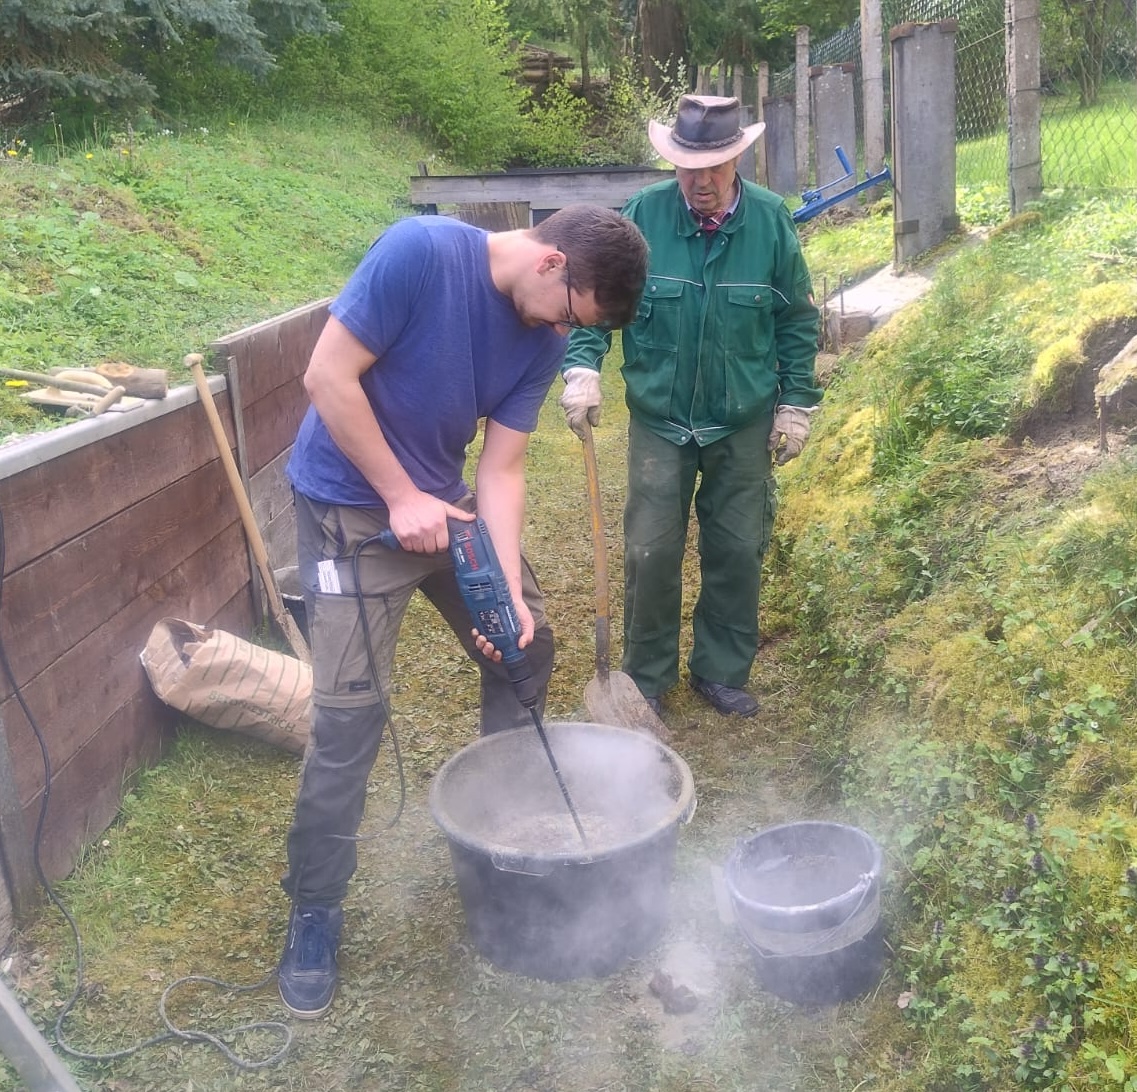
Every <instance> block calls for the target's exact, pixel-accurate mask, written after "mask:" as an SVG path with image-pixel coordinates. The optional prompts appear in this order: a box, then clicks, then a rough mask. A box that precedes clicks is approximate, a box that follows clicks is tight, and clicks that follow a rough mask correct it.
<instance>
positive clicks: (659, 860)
mask: <svg viewBox="0 0 1137 1092" xmlns="http://www.w3.org/2000/svg"><path fill="white" fill-rule="evenodd" d="M546 729H547V734H548V738H549V744H550V746H551V748H552V750H553V753H554V755H555V756H556V760H557V765H558V767H559V768H560V771H561V773H562V775H563V776H564V778H565V781H566V783H567V785H568V788H569V791H570V793H571V794H572V798H573V801H574V803H575V805H576V809H577V812H578V813H579V815H580V818H581V822H582V824H583V826H584V829H585V833H586V835H587V836H588V844H587V846H586V845H584V844H582V842H581V840H580V836H579V834H578V833H577V831H576V828H575V826H574V824H573V821H572V817H571V816H570V815H569V812H568V809H567V808H566V806H565V802H564V798H563V797H562V796H561V793H560V790H559V788H558V786H557V783H556V779H555V778H554V776H553V773H552V770H551V769H550V768H549V761H548V758H547V756H546V755H545V752H544V750H543V748H542V747H541V743H540V740H539V739H538V737H537V733H536V732H535V731H534V730H533V729H527V728H520V729H515V730H512V731H507V732H497V733H495V734H493V735H489V736H484V737H482V738H481V739H478V740H476V741H475V742H474V743H471V744H470V745H469V746H467V747H464V748H463V749H462V750H461V751H459V752H458V753H457V754H456V755H454V756H453V757H452V758H450V759H449V760H448V761H447V762H446V763H445V764H444V765H443V766H442V768H441V769H440V770H439V771H438V773H437V775H436V776H435V778H434V782H433V784H432V785H431V789H430V808H431V812H432V814H433V815H434V819H435V821H436V822H437V823H438V825H439V826H440V827H441V828H442V830H443V831H444V832H445V834H446V837H447V840H448V842H449V845H450V857H451V861H452V862H453V865H454V874H455V877H456V879H457V883H458V895H459V898H460V899H461V901H462V909H463V912H464V914H465V918H466V927H467V929H468V930H469V933H470V937H471V939H472V940H473V942H474V945H475V947H476V948H477V949H478V951H479V952H480V953H481V954H482V955H483V956H485V958H486V959H488V960H489V961H490V962H491V963H494V964H495V965H497V966H498V967H501V968H503V969H505V970H509V971H516V972H518V973H520V974H524V975H528V976H530V977H533V978H542V979H547V980H550V981H561V980H565V979H571V978H583V977H589V976H594V977H599V976H603V975H606V974H610V973H612V972H613V971H615V970H617V969H618V968H619V967H620V966H622V965H623V964H624V963H626V962H627V961H628V960H629V959H632V958H635V957H637V956H641V955H644V954H646V953H647V952H648V951H649V950H650V949H651V948H652V947H653V946H654V945H655V943H656V942H657V941H658V939H659V937H660V935H661V933H662V932H663V928H664V926H665V925H666V923H667V916H668V907H669V902H670V899H669V894H670V885H671V877H672V873H673V869H674V863H675V849H676V844H677V842H678V834H679V826H680V824H681V823H685V822H687V821H688V820H689V819H690V818H691V815H692V814H693V813H694V810H695V789H694V782H693V781H692V778H691V771H690V770H689V769H688V767H687V764H686V763H685V762H684V761H683V759H682V758H680V757H679V755H677V754H676V753H675V752H674V751H672V750H671V749H670V748H668V747H665V746H664V745H663V744H662V743H660V742H658V741H657V740H656V739H654V738H653V737H651V736H647V735H644V734H642V733H640V732H633V731H629V730H628V729H625V728H614V727H609V726H607V725H600V724H582V723H568V722H565V723H552V724H548V725H546Z"/></svg>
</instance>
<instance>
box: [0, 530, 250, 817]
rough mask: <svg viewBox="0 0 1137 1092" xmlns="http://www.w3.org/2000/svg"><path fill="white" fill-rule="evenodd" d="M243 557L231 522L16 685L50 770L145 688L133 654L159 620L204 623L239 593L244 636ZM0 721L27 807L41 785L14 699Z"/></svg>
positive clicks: (35, 747)
mask: <svg viewBox="0 0 1137 1092" xmlns="http://www.w3.org/2000/svg"><path fill="white" fill-rule="evenodd" d="M244 553H245V551H244V532H243V531H242V529H241V526H240V524H239V523H237V524H231V525H229V526H228V527H226V528H224V529H223V530H222V532H221V533H220V534H219V535H217V536H216V537H215V538H213V539H211V540H210V541H209V542H208V543H206V544H205V546H203V547H202V548H201V549H199V550H197V551H196V552H195V553H194V554H192V555H191V556H190V557H188V558H185V559H184V560H183V561H181V562H180V563H179V564H178V565H177V566H176V567H175V568H173V569H172V570H171V571H169V572H168V573H166V574H164V575H163V576H162V577H161V578H160V579H158V580H157V581H155V582H154V583H153V584H152V585H150V586H149V587H147V588H146V589H145V590H144V591H143V592H142V593H141V594H140V595H138V596H137V598H135V599H134V600H132V601H131V602H130V603H129V604H127V605H126V607H125V608H124V609H123V610H121V611H119V612H118V613H117V614H114V615H112V616H110V617H109V618H107V620H106V621H105V622H104V623H103V624H102V625H100V626H99V627H98V628H97V629H95V630H94V631H93V632H92V633H90V634H88V635H87V637H85V638H84V639H83V640H81V641H79V642H78V643H77V644H75V645H74V647H72V648H69V649H67V650H66V651H65V652H63V653H62V654H61V655H60V656H59V658H58V659H56V660H54V661H53V662H51V663H50V664H48V665H47V666H46V667H45V668H44V670H42V671H41V672H39V673H38V674H37V675H35V676H34V677H32V678H29V679H28V680H27V681H21V683H20V690H21V693H22V695H23V697H24V701H25V702H26V703H27V705H28V708H29V709H30V710H31V712H32V715H33V716H34V717H35V718H36V722H37V724H38V725H39V727H40V730H41V731H42V732H44V734H45V743H46V745H47V751H48V760H49V761H50V762H51V764H52V767H53V768H54V767H56V766H58V765H61V764H63V763H65V762H66V761H67V760H68V758H69V756H70V755H71V754H73V753H74V752H75V751H76V750H77V749H79V748H81V747H84V746H86V745H87V743H88V742H89V741H90V739H91V738H92V737H93V736H94V735H95V734H97V733H98V732H99V731H101V726H102V725H103V724H104V723H105V722H106V721H107V720H109V719H110V718H111V717H112V716H113V715H114V713H115V711H116V710H118V709H119V708H121V707H122V706H123V705H124V704H125V703H126V702H127V701H129V700H130V698H131V696H132V695H133V694H135V693H136V692H138V691H141V690H146V691H149V690H150V682H149V680H148V679H147V678H146V673H145V671H144V670H143V668H142V665H141V663H140V662H139V659H138V657H139V655H140V654H141V652H142V649H143V647H144V646H145V644H146V641H147V640H148V639H149V637H150V631H151V630H152V629H153V627H154V624H155V623H156V622H157V621H158V620H159V619H161V618H165V617H167V616H169V615H174V616H175V617H179V618H186V619H187V620H189V621H192V622H200V621H207V620H208V619H210V618H212V617H213V616H214V615H215V614H216V613H217V611H219V610H220V609H221V608H223V607H224V606H226V605H227V604H229V603H230V602H231V601H232V600H233V598H234V597H235V596H237V595H238V594H243V595H244V597H245V601H246V616H245V619H244V629H243V630H242V631H241V632H248V624H249V622H250V621H251V617H252V615H251V611H252V608H251V603H250V602H249V599H248V588H247V585H248V577H249V574H248V570H247V569H246V568H245V567H244ZM235 561H239V562H240V564H235V563H234V562H235ZM17 678H19V676H17ZM0 720H2V721H3V723H4V725H5V727H6V729H7V738H8V747H9V749H10V753H11V756H12V766H13V771H14V779H15V783H16V788H17V791H18V793H19V799H20V800H21V802H26V801H27V800H28V799H29V798H31V797H32V796H34V795H35V794H36V793H38V791H39V789H40V787H41V785H42V781H43V769H42V755H41V752H40V749H39V744H38V742H37V741H36V738H35V735H34V733H33V732H32V729H31V726H30V725H29V724H28V722H27V719H26V717H25V716H24V713H23V710H22V709H21V707H20V706H19V704H18V703H17V701H16V700H15V698H14V697H12V696H8V697H7V698H6V699H5V700H4V702H3V703H0Z"/></svg>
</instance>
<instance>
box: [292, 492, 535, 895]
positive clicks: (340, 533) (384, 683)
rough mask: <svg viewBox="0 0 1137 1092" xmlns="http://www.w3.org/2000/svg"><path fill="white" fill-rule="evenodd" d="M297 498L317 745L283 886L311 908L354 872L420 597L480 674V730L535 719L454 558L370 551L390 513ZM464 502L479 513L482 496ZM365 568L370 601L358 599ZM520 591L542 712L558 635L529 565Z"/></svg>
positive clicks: (304, 779) (343, 888)
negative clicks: (476, 619) (487, 645)
mask: <svg viewBox="0 0 1137 1092" xmlns="http://www.w3.org/2000/svg"><path fill="white" fill-rule="evenodd" d="M295 497H296V521H297V560H298V563H299V569H300V580H301V583H302V585H303V588H304V603H305V607H306V609H307V614H308V620H309V630H310V634H311V645H312V675H313V693H312V726H311V731H312V740H311V741H310V743H309V747H308V753H307V754H306V755H305V758H304V765H303V768H302V769H301V773H300V786H299V789H298V792H297V797H296V811H295V814H294V816H293V820H292V826H291V828H290V829H289V832H288V872H287V874H286V875H285V876H284V877H283V879H282V880H281V886H282V887H283V888H284V890H285V891H286V892H287V893H288V895H289V896H290V897H291V898H292V900H293V901H294V902H296V903H299V904H301V905H308V904H312V903H316V904H330V903H337V902H341V901H342V900H343V898H344V896H345V894H346V892H347V885H348V881H349V880H350V879H351V876H352V874H353V873H354V871H355V867H356V851H355V846H356V843H355V838H356V832H357V831H358V829H359V824H360V823H361V822H362V820H363V810H364V804H365V801H366V793H367V780H368V777H369V775H370V773H371V768H372V766H374V764H375V758H376V755H377V754H378V752H379V744H380V742H381V741H382V738H383V730H384V728H385V726H386V723H387V715H388V713H387V710H388V703H387V695H388V694H389V693H390V679H391V668H392V665H393V663H394V658H395V644H396V640H397V638H398V633H399V625H400V623H401V622H402V619H403V614H404V612H405V611H406V608H407V604H408V603H409V602H410V599H411V596H412V595H413V594H414V593H415V591H416V590H418V591H421V592H422V593H423V594H424V595H425V596H426V597H427V598H428V599H429V600H430V601H431V603H433V604H434V606H435V607H436V608H437V609H438V611H439V613H440V614H441V615H442V617H443V618H444V619H445V620H446V622H447V624H448V625H449V626H450V628H451V629H452V630H453V631H454V633H455V634H456V635H457V637H458V640H459V641H460V642H461V645H462V647H463V648H464V649H465V651H466V654H467V655H468V656H469V657H470V659H471V660H473V662H474V663H476V664H477V666H478V668H479V669H480V672H481V730H482V732H483V733H487V732H492V731H500V730H502V729H505V728H514V727H521V726H523V725H526V724H529V723H531V714H530V713H529V711H528V710H527V709H526V708H525V707H524V706H522V705H521V703H520V702H519V701H518V700H517V697H516V695H515V694H514V691H513V687H512V685H511V684H510V682H509V679H508V676H507V675H506V672H505V669H504V667H502V665H501V664H496V663H493V662H492V661H490V660H487V659H486V658H485V657H484V656H483V655H482V654H481V653H480V652H479V651H478V650H477V647H476V646H475V644H474V639H473V637H472V636H471V635H470V629H471V620H470V615H469V612H468V610H467V609H466V606H465V604H464V603H463V601H462V597H461V593H460V592H459V591H458V584H457V581H456V580H455V579H454V569H453V564H452V562H451V559H450V554H449V552H445V553H440V554H416V553H409V552H404V551H402V550H391V549H389V548H387V547H386V546H383V545H381V544H380V543H379V542H377V541H375V542H369V543H366V544H365V545H363V546H362V547H361V543H365V540H367V539H370V538H371V537H372V536H374V535H377V534H378V533H379V532H380V531H383V530H386V529H387V528H388V522H387V512H386V510H385V509H374V508H350V507H344V506H341V505H328V504H321V503H319V502H318V501H313V500H311V499H310V498H308V497H305V496H303V495H302V494H299V493H297V494H296V495H295ZM458 506H459V507H462V508H466V509H468V510H469V511H473V498H472V497H468V498H467V499H466V500H464V501H461V502H459V505H458ZM357 550H358V554H357ZM320 562H331V563H332V568H334V577H333V576H332V575H331V572H330V571H329V566H327V565H325V566H324V581H325V587H327V586H328V583H329V582H334V581H338V585H339V591H338V592H335V591H331V590H324V591H321V590H320V582H319V581H320V577H319V575H318V573H319V570H318V568H317V566H318V565H319V563H320ZM356 565H357V566H358V574H359V581H358V586H359V589H360V590H361V592H362V594H357V586H356V579H355V568H356ZM522 585H523V595H524V599H525V603H526V605H527V606H528V607H529V610H530V612H531V613H532V615H533V621H534V624H535V626H536V631H535V635H534V639H533V642H532V644H530V645H529V647H528V648H527V649H526V650H525V651H526V654H527V655H528V657H529V666H530V670H531V672H532V673H533V677H534V678H535V679H536V680H537V682H538V685H539V703H538V710H539V711H542V712H543V710H544V704H545V695H546V692H547V688H548V682H549V676H550V675H551V674H552V669H553V631H552V630H551V629H550V627H549V624H548V622H547V621H546V619H545V609H544V599H543V596H542V594H541V590H540V587H539V586H538V584H537V580H536V577H535V576H534V574H533V571H532V569H531V568H530V566H529V564H528V562H526V561H524V559H522ZM364 608H366V609H364ZM369 646H370V649H369Z"/></svg>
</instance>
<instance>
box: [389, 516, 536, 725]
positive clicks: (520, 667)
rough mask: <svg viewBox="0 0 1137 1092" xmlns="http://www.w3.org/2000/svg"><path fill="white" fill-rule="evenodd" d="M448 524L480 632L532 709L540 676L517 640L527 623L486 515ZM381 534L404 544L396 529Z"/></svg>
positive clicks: (465, 596)
mask: <svg viewBox="0 0 1137 1092" xmlns="http://www.w3.org/2000/svg"><path fill="white" fill-rule="evenodd" d="M446 525H447V527H448V528H449V531H450V556H451V558H452V559H453V561H454V576H455V579H457V581H458V590H459V591H460V592H461V593H462V601H463V602H464V603H465V604H466V609H467V610H468V611H469V612H470V618H471V619H472V620H473V623H474V625H475V626H476V627H477V630H478V632H479V633H481V634H482V635H483V636H484V637H485V638H486V639H487V640H488V641H490V642H492V643H493V646H494V648H495V649H497V650H498V651H499V652H500V653H501V662H502V663H503V664H504V665H505V670H506V674H507V675H508V676H509V681H510V682H511V683H512V684H513V689H514V692H515V693H516V694H517V700H518V701H519V702H521V704H522V705H523V706H525V708H526V709H530V710H531V709H535V708H536V706H537V680H536V679H534V678H533V675H532V673H531V672H530V670H529V657H528V656H526V655H525V652H524V650H523V649H522V648H520V647H519V645H518V643H517V642H518V640H519V639H520V637H521V623H520V622H519V621H518V619H517V610H516V609H515V608H514V606H513V596H511V595H510V594H509V585H508V584H507V583H506V581H505V573H504V572H502V568H501V562H500V561H498V559H497V551H496V550H495V549H494V547H493V540H492V539H491V538H490V533H489V531H488V530H487V529H486V524H485V520H483V519H481V518H477V519H473V520H470V521H469V522H466V521H465V520H460V519H455V518H454V517H453V516H450V517H448V518H447V520H446ZM379 537H380V541H381V542H382V543H383V545H384V546H388V547H391V548H392V549H398V548H399V540H398V539H397V538H396V537H395V533H394V532H393V531H384V532H383V533H382V534H381V535H380V536H379Z"/></svg>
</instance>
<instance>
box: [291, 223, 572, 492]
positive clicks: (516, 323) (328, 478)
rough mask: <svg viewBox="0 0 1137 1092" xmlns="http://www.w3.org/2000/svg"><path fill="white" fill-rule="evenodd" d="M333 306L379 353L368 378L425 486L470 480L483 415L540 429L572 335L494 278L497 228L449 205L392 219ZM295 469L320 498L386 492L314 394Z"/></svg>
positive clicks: (378, 410)
mask: <svg viewBox="0 0 1137 1092" xmlns="http://www.w3.org/2000/svg"><path fill="white" fill-rule="evenodd" d="M330 310H331V313H332V314H333V315H335V317H336V318H337V319H339V320H340V322H342V323H343V324H344V326H346V327H347V329H348V330H350V331H351V333H352V334H354V335H355V336H356V337H357V338H358V339H359V340H360V341H361V342H362V343H363V344H364V345H365V346H366V347H367V348H368V349H369V350H370V351H371V352H372V353H374V354H375V356H376V357H377V360H376V362H375V363H374V364H373V365H372V366H371V367H370V368H369V369H368V370H367V371H366V372H365V373H364V374H363V376H362V377H361V379H360V382H361V384H362V386H363V390H364V392H365V393H366V395H367V400H368V401H369V402H370V403H371V409H372V412H373V413H374V414H375V418H376V420H377V421H378V422H379V426H380V427H381V428H382V430H383V435H384V436H385V437H386V438H387V442H388V443H389V444H390V445H391V450H392V451H393V452H394V454H395V457H396V458H397V459H398V460H399V462H400V463H401V464H402V466H403V468H404V469H405V470H406V472H407V474H409V475H410V478H411V481H413V482H414V483H415V485H416V486H417V487H418V488H419V489H421V490H423V492H426V493H431V494H433V495H434V496H436V497H439V498H441V499H442V500H444V501H455V500H457V499H458V498H459V497H461V496H463V495H464V494H465V492H466V486H465V485H464V483H463V481H462V471H463V468H464V466H465V462H466V448H467V446H468V445H469V444H470V442H471V441H472V440H473V439H474V436H475V435H476V432H477V427H478V419H479V418H480V417H488V418H491V419H492V420H494V421H497V422H498V423H500V424H502V425H505V426H506V427H507V428H511V429H516V430H517V431H518V432H532V431H533V429H535V428H536V427H537V416H538V413H539V412H540V409H541V405H542V403H543V402H544V400H545V395H546V394H547V393H548V390H549V386H550V384H551V383H552V381H553V377H554V376H555V375H556V374H557V370H558V368H559V367H560V363H561V360H562V358H563V357H564V351H565V339H564V338H562V337H561V336H560V335H559V334H557V332H556V331H555V330H554V329H552V327H549V326H526V325H524V324H523V323H522V321H521V319H520V318H519V317H518V315H517V312H516V310H515V309H514V307H513V303H512V301H511V300H510V299H509V298H508V297H507V296H505V295H503V294H502V293H501V292H499V291H498V289H497V288H496V287H495V286H494V283H493V280H492V278H491V277H490V266H489V247H488V244H487V233H486V232H485V231H483V230H481V229H480V228H475V227H471V226H469V225H468V224H463V223H461V222H460V221H458V220H452V219H449V218H447V217H440V216H415V217H410V218H408V219H406V220H401V221H399V222H398V223H397V224H395V225H393V226H392V227H390V228H389V229H388V230H387V231H385V232H384V233H383V234H382V235H381V236H380V237H379V238H378V239H377V240H376V241H375V243H374V244H372V246H371V249H370V250H369V251H368V252H367V254H366V255H365V256H364V258H363V261H362V262H360V264H359V266H358V268H357V269H356V270H355V272H354V273H353V274H352V276H351V279H350V280H349V281H348V282H347V284H346V286H345V287H344V289H343V291H342V292H341V293H340V294H339V295H338V296H337V297H336V299H335V300H333V301H332V304H331V308H330ZM288 476H289V478H290V479H291V481H292V484H293V485H294V486H295V487H296V489H297V490H299V491H300V492H301V493H303V494H304V495H305V496H308V497H312V498H313V499H314V500H319V501H323V502H325V503H329V504H345V505H352V506H355V507H373V506H377V505H378V506H381V505H382V504H383V501H382V500H381V499H380V497H379V495H378V494H377V493H376V492H375V490H374V489H372V488H371V486H370V485H369V484H368V482H367V480H366V479H365V478H364V477H363V475H362V474H360V472H359V471H358V470H357V469H356V467H355V465H354V464H353V463H352V462H351V461H350V460H349V459H348V458H347V457H346V456H345V455H344V454H343V452H341V451H340V449H339V448H338V447H337V446H336V444H335V442H334V441H333V440H332V438H331V436H330V435H329V433H328V430H327V428H326V427H325V426H324V423H323V421H321V420H320V417H319V414H317V413H316V410H315V409H314V408H313V407H311V406H309V407H308V412H307V414H306V415H305V417H304V420H303V422H302V423H301V425H300V431H299V434H298V435H297V438H296V444H295V446H294V448H293V450H292V457H291V458H290V459H289V462H288Z"/></svg>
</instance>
